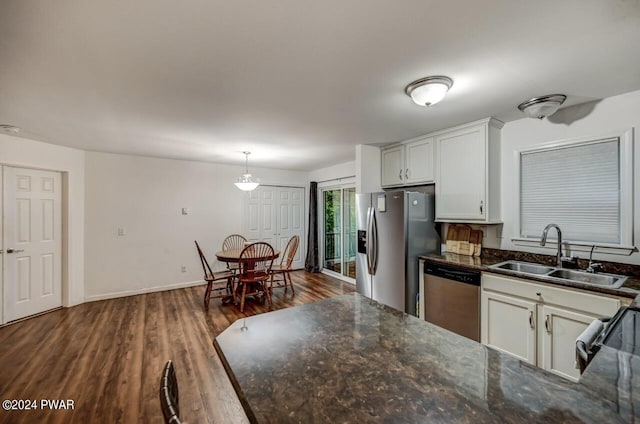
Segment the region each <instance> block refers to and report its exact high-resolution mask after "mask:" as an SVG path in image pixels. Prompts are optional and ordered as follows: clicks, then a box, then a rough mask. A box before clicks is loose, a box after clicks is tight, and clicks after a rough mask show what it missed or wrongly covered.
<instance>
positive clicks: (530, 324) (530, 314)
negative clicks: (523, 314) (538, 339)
mask: <svg viewBox="0 0 640 424" xmlns="http://www.w3.org/2000/svg"><path fill="white" fill-rule="evenodd" d="M529 327H531V329H532V330H535V329H536V327H535V325H534V324H533V311H529Z"/></svg>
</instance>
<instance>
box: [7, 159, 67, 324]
mask: <svg viewBox="0 0 640 424" xmlns="http://www.w3.org/2000/svg"><path fill="white" fill-rule="evenodd" d="M61 189H62V176H61V174H60V173H58V172H50V171H40V170H34V169H22V168H13V167H9V166H5V167H3V192H4V195H3V202H2V203H3V208H2V211H3V217H4V219H3V221H4V226H3V242H2V250H3V254H2V260H3V268H4V273H3V283H4V284H3V321H4V322H8V321H13V320H16V319H19V318H23V317H26V316H29V315H34V314H37V313H39V312H43V311H46V310H49V309H53V308H56V307H59V306H61V305H62V260H61V259H62V258H61V254H62V213H61V211H62V204H61V203H62V195H61Z"/></svg>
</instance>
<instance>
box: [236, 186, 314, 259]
mask: <svg viewBox="0 0 640 424" xmlns="http://www.w3.org/2000/svg"><path fill="white" fill-rule="evenodd" d="M245 199H246V203H245V219H244V229H243V234H244V235H245V237H247V239H249V240H250V241H265V242H267V243H269V244H271V245H272V246H273V247H274V248H276V249H279V250H280V251H284V249H285V247H286V246H287V242H288V241H289V238H291V237H292V236H294V235H297V236H298V237H300V246H298V251H297V252H296V256H295V259H294V261H293V267H294V268H295V269H297V268H303V267H304V251H305V249H304V247H303V246H304V189H303V188H301V187H275V186H259V187H258V188H257V189H255V190H253V191H251V192H249V193H248V195H247V196H246V198H245Z"/></svg>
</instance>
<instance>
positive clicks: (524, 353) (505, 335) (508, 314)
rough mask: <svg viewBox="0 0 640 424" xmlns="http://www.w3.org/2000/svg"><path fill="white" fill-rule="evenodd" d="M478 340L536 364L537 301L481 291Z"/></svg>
mask: <svg viewBox="0 0 640 424" xmlns="http://www.w3.org/2000/svg"><path fill="white" fill-rule="evenodd" d="M480 311H481V319H480V333H481V335H480V338H481V342H482V343H483V344H485V345H487V346H491V347H493V348H495V349H498V350H500V351H502V352H506V353H509V354H511V355H514V356H515V357H517V358H518V359H521V360H523V361H526V362H528V363H530V364H532V365H535V364H536V304H535V302H528V301H525V300H521V299H516V298H514V297H511V296H504V295H501V294H497V293H492V292H487V291H484V290H483V291H482V306H481V308H480Z"/></svg>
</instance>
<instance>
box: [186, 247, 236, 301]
mask: <svg viewBox="0 0 640 424" xmlns="http://www.w3.org/2000/svg"><path fill="white" fill-rule="evenodd" d="M194 243H195V244H196V249H198V255H199V256H200V263H201V264H202V270H203V271H204V281H206V283H207V288H206V290H205V292H204V309H205V310H209V300H211V298H212V297H214V298H217V297H229V298H230V299H234V291H233V279H234V277H235V275H234V274H233V272H231V271H222V272H218V273H214V272H213V270H212V269H211V266H209V262H208V261H207V258H206V257H205V256H204V253H202V249H200V245H199V244H198V242H197V241H194ZM216 283H217V284H216ZM214 292H215V294H213V293H214ZM212 294H213V295H212Z"/></svg>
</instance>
